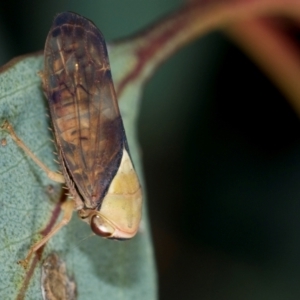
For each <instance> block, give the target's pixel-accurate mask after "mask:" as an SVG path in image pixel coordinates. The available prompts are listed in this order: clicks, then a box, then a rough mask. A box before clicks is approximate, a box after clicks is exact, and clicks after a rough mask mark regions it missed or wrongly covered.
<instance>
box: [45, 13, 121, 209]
mask: <svg viewBox="0 0 300 300" xmlns="http://www.w3.org/2000/svg"><path fill="white" fill-rule="evenodd" d="M44 55H45V66H44V72H43V80H44V90H45V93H46V95H47V97H48V100H49V105H50V112H51V117H52V122H53V126H54V130H55V136H56V140H57V144H58V148H59V150H60V153H61V156H62V161H63V165H64V166H65V170H64V172H65V173H66V175H67V176H69V177H70V179H71V181H74V183H75V187H76V189H77V191H78V192H79V194H80V196H81V197H82V199H83V200H84V203H85V206H86V207H88V208H96V207H98V208H99V207H100V205H101V201H102V199H103V197H104V195H105V193H106V191H107V189H108V187H109V185H110V182H111V180H112V178H113V177H114V175H115V174H116V172H117V170H118V167H119V164H120V161H121V156H122V150H123V147H124V143H126V137H125V133H124V129H123V123H122V119H121V117H120V112H119V108H118V103H117V100H116V95H115V91H114V86H113V82H112V78H111V71H110V66H109V61H108V55H107V50H106V45H105V41H104V38H103V36H102V34H101V32H100V31H99V30H98V29H97V27H96V26H95V25H94V24H93V23H92V22H91V21H89V20H87V19H85V18H83V17H81V16H79V15H77V14H74V13H70V12H66V13H62V14H59V15H58V16H57V17H56V18H55V20H54V22H53V25H52V28H51V29H50V32H49V35H48V37H47V40H46V45H45V53H44Z"/></svg>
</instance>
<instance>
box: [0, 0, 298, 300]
mask: <svg viewBox="0 0 300 300" xmlns="http://www.w3.org/2000/svg"><path fill="white" fill-rule="evenodd" d="M4 2H5V3H4ZM180 5H181V1H174V0H173V1H171V0H168V1H167V0H165V1H160V0H152V1H141V0H127V1H120V0H110V1H92V0H89V1H86V0H85V1H75V0H74V1H66V0H55V1H38V0H27V1H21V0H19V1H17V0H10V1H1V3H0V44H1V47H0V62H1V65H2V64H4V63H5V62H7V61H8V60H9V59H11V58H13V57H15V56H17V55H20V54H25V53H28V52H34V51H37V50H41V49H43V46H44V42H45V38H46V35H47V33H48V30H49V28H50V25H51V22H52V19H53V16H54V15H55V14H56V13H58V12H61V11H65V10H71V11H75V12H77V13H79V14H81V15H83V16H85V17H88V18H89V19H91V20H93V21H94V22H95V23H96V24H97V26H98V27H100V28H101V31H102V32H103V33H104V35H105V37H106V39H107V40H108V41H111V40H115V39H117V38H123V37H126V36H128V35H130V34H132V33H135V32H137V31H138V30H140V29H141V28H143V27H145V26H147V25H149V24H150V23H151V22H153V21H154V20H156V19H157V18H159V17H161V16H163V15H165V14H166V13H168V12H171V11H172V10H174V9H176V8H178V7H179V6H180ZM299 80H300V79H299ZM138 127H139V137H140V142H141V145H142V149H143V163H144V169H145V177H146V182H147V192H148V204H149V211H150V221H151V227H152V232H153V240H154V246H155V254H156V259H157V267H158V275H159V291H160V299H161V300H169V299H216V300H219V299H221V300H222V299H249V300H252V299H253V300H259V299H262V300H268V299H270V300H271V299H272V300H277V299H278V300H279V299H300V260H299V256H300V238H299V236H300V217H299V216H300V186H299V179H300V126H299V121H298V118H297V116H296V115H295V113H294V112H293V111H292V109H291V108H290V106H289V105H288V103H287V102H286V100H285V99H284V97H283V96H282V95H281V94H280V92H279V91H278V90H277V89H276V88H275V87H274V86H273V85H272V84H271V83H270V82H269V80H268V79H267V78H266V77H265V76H264V75H263V74H261V73H260V71H259V70H258V69H257V68H256V66H255V65H253V64H252V62H251V61H249V59H248V58H247V57H246V56H245V55H244V54H243V53H241V52H240V51H239V49H237V48H236V47H235V46H234V45H233V44H232V43H231V42H230V40H228V39H227V38H226V36H225V35H223V34H222V33H221V32H213V33H210V34H209V35H206V36H205V37H202V38H201V39H200V40H198V41H196V42H194V43H193V44H191V45H189V46H188V47H186V48H185V49H183V50H181V51H180V52H179V53H177V54H176V55H174V56H173V57H172V58H171V59H169V60H168V61H167V62H166V63H165V64H164V65H163V66H161V68H160V69H159V70H158V71H157V72H156V74H155V76H154V77H153V78H152V80H151V81H150V82H149V83H148V85H147V86H146V89H145V93H144V97H143V100H142V106H141V113H140V119H139V124H138Z"/></svg>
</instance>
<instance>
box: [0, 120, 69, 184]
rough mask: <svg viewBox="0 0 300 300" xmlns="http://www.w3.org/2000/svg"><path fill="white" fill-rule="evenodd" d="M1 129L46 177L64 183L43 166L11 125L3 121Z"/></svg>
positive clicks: (61, 178) (54, 173)
mask: <svg viewBox="0 0 300 300" xmlns="http://www.w3.org/2000/svg"><path fill="white" fill-rule="evenodd" d="M1 129H3V130H6V131H8V133H9V134H10V135H11V137H12V139H13V140H14V141H15V142H16V144H17V145H18V146H19V147H20V148H22V149H23V150H24V151H25V153H26V154H27V155H28V156H30V157H31V159H32V160H33V161H34V162H35V163H36V164H37V165H38V166H39V167H40V168H41V169H42V170H43V171H45V173H46V174H47V176H48V177H49V178H50V179H52V180H53V181H56V182H60V183H64V182H65V179H64V176H63V175H62V174H59V173H56V172H53V171H51V170H50V169H49V168H48V167H47V166H46V165H45V164H43V163H42V162H41V161H40V160H39V159H38V158H37V157H36V156H35V155H34V154H33V153H32V152H31V150H30V149H29V148H28V147H27V146H26V145H25V144H24V143H23V141H22V140H21V139H20V138H19V137H18V136H17V134H16V133H15V131H14V129H13V127H12V125H11V124H10V123H9V122H8V121H4V123H3V124H2V125H1Z"/></svg>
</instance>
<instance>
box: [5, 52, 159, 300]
mask: <svg viewBox="0 0 300 300" xmlns="http://www.w3.org/2000/svg"><path fill="white" fill-rule="evenodd" d="M115 49H116V48H115ZM117 56H118V51H112V53H111V55H110V60H111V62H112V70H113V75H114V72H115V73H116V74H117V75H116V77H119V78H120V76H121V75H120V74H122V72H123V71H122V68H123V69H124V70H125V69H126V65H122V64H121V62H122V61H124V57H123V58H122V59H121V61H120V63H119V64H118V57H117ZM114 61H115V63H114ZM42 64H43V57H42V55H40V54H37V55H32V56H27V57H23V58H19V59H16V60H14V61H13V62H11V63H10V64H9V65H8V66H6V67H5V68H2V72H1V73H0V126H1V124H2V123H3V122H4V121H5V120H8V121H9V122H10V123H11V124H12V125H13V127H14V129H15V131H16V133H17V134H18V136H19V137H20V138H21V139H22V140H23V141H24V143H25V144H26V145H27V146H28V147H29V148H30V149H31V150H32V151H33V152H34V153H35V155H36V156H37V157H39V158H40V159H41V160H42V161H43V162H44V163H45V164H46V165H47V166H49V167H50V168H51V169H52V170H58V169H59V166H58V165H57V164H56V163H55V162H54V161H53V159H55V155H54V154H53V151H54V150H55V147H54V144H53V142H51V140H50V139H51V138H52V133H51V132H50V131H49V130H48V126H49V124H50V121H49V118H47V117H46V113H47V102H46V99H45V98H44V96H43V93H42V88H41V80H40V78H39V76H38V75H37V72H38V71H40V70H41V69H42ZM117 81H118V79H117ZM140 92H141V83H136V87H135V88H130V89H125V90H124V92H123V93H122V95H121V97H120V99H119V101H120V108H121V113H122V115H123V119H124V124H125V128H126V132H127V137H128V142H129V146H130V149H131V153H132V157H133V161H134V164H135V166H136V169H137V171H138V173H139V176H140V178H141V176H142V174H141V167H140V158H139V155H138V153H139V151H138V146H137V142H136V140H135V135H136V134H135V120H136V116H137V109H138V101H139V96H140ZM0 141H1V143H0V204H1V210H0V265H1V272H0V299H31V300H33V299H42V294H41V266H42V263H43V261H44V259H45V258H46V257H48V256H49V255H50V254H53V253H57V254H58V256H59V258H60V259H61V260H62V261H64V262H65V263H66V269H67V274H68V276H69V277H70V278H71V279H70V280H74V281H75V284H76V288H77V299H112V300H113V299H130V300H134V299H145V300H147V299H155V298H156V277H155V276H156V275H155V266H154V261H153V253H152V245H151V240H150V234H149V227H148V221H147V216H146V210H145V209H144V214H143V220H142V226H141V230H140V232H139V233H138V234H137V236H136V237H135V238H133V239H132V240H130V241H126V242H115V241H109V240H105V239H102V238H99V237H96V236H93V235H92V234H91V230H90V228H89V226H87V225H86V224H85V223H83V222H82V221H81V220H79V218H77V216H76V215H75V213H74V215H73V218H72V221H71V222H70V224H68V225H67V226H65V227H64V228H63V229H62V230H61V231H60V232H59V233H58V234H57V235H56V236H54V237H53V238H51V239H50V241H49V242H48V243H47V244H46V247H45V248H44V250H43V251H42V254H41V257H40V259H38V256H36V255H35V256H34V258H33V260H32V261H31V264H30V265H29V268H28V269H27V270H24V269H23V268H22V267H21V266H20V265H18V264H17V262H18V260H20V259H23V258H25V256H26V253H27V251H28V249H29V247H30V246H31V245H32V244H33V243H34V242H35V241H37V240H39V239H40V238H41V234H40V233H41V232H42V230H44V229H45V228H46V227H47V225H48V224H49V222H50V221H51V217H52V216H53V215H54V211H55V209H57V208H58V205H57V201H58V200H59V199H60V197H61V193H62V192H61V187H60V185H59V184H56V183H54V182H52V181H51V180H50V179H48V177H47V176H46V175H45V173H44V172H43V171H41V170H40V168H39V167H38V166H37V165H36V164H35V163H34V162H33V161H32V160H31V159H30V158H29V157H28V156H27V155H26V154H25V153H24V151H23V150H22V149H20V148H19V147H18V146H17V145H16V143H15V142H14V141H13V140H12V139H11V137H10V135H9V134H8V133H7V132H6V131H3V130H0ZM142 182H143V180H142ZM142 185H143V184H142ZM72 278H73V279H72Z"/></svg>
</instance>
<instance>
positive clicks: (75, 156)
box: [2, 12, 142, 266]
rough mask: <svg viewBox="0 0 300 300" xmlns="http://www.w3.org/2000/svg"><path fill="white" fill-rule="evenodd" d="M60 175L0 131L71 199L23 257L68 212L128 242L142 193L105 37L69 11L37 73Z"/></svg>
mask: <svg viewBox="0 0 300 300" xmlns="http://www.w3.org/2000/svg"><path fill="white" fill-rule="evenodd" d="M40 75H41V78H42V81H43V89H44V93H45V95H46V97H47V99H48V102H49V107H50V116H51V120H52V125H53V129H54V135H55V142H56V146H57V150H58V156H59V160H60V164H61V168H62V173H63V174H59V173H55V172H52V171H51V170H49V169H48V168H47V167H46V166H45V165H44V164H43V163H42V162H41V161H40V160H39V159H38V158H37V157H36V156H35V155H34V154H33V153H32V152H31V151H30V149H29V148H28V147H27V146H26V145H25V144H24V143H23V142H22V141H21V140H20V139H19V138H18V136H17V135H16V133H15V132H14V129H13V127H12V125H11V124H9V123H8V122H5V124H4V125H3V126H2V128H4V129H5V130H7V131H8V132H9V133H10V134H11V136H12V138H13V139H14V140H15V142H16V143H17V144H18V145H19V146H20V147H21V148H22V149H23V150H24V151H25V152H26V153H27V154H28V155H29V156H30V157H31V158H32V159H33V160H34V161H35V162H36V163H37V164H38V165H39V166H40V167H41V168H42V169H43V170H44V171H45V172H46V173H47V175H48V177H49V178H51V179H53V180H55V181H57V182H65V183H66V184H67V186H68V189H69V191H70V194H71V195H72V197H73V199H72V200H68V201H66V202H65V203H63V204H62V209H63V211H64V215H63V218H62V220H61V221H60V222H59V223H58V224H56V226H55V227H54V228H53V230H52V231H51V232H50V233H49V234H48V235H46V236H45V237H44V238H43V239H42V240H40V241H39V242H38V243H36V244H34V245H33V246H32V247H31V248H30V250H29V252H28V255H27V257H26V258H25V260H23V261H21V263H22V264H23V265H24V266H26V265H27V263H28V261H29V259H30V257H31V255H32V254H33V253H34V252H35V251H37V250H38V249H39V248H40V247H41V246H43V245H44V244H45V243H46V242H47V241H48V240H49V239H50V238H51V237H52V236H53V235H54V234H55V233H57V232H58V231H59V230H60V229H61V227H63V226H64V225H66V224H67V223H68V222H69V221H70V219H71V217H72V212H73V210H74V209H75V210H77V211H78V215H79V217H80V218H81V219H82V220H83V221H85V222H87V223H88V224H89V225H90V227H91V229H92V231H93V232H94V233H95V234H96V235H99V236H101V237H104V238H108V239H117V240H123V239H130V238H132V237H133V236H134V235H135V234H136V233H137V230H138V227H139V223H140V219H141V207H142V192H141V187H140V183H139V180H138V177H137V175H136V172H135V170H134V167H133V164H132V161H131V157H130V154H129V149H128V145H127V139H126V135H125V131H124V126H123V122H122V118H121V115H120V111H119V107H118V102H117V98H116V93H115V90H114V85H113V81H112V76H111V71H110V65H109V60H108V53H107V49H106V44H105V40H104V38H103V35H102V33H101V32H100V31H99V29H98V28H97V27H96V26H95V25H94V24H93V23H92V22H91V21H89V20H88V19H86V18H84V17H82V16H80V15H77V14H75V13H71V12H64V13H61V14H59V15H57V16H56V18H55V19H54V21H53V25H52V27H51V29H50V31H49V34H48V37H47V40H46V44H45V50H44V70H43V72H41V74H40Z"/></svg>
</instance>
